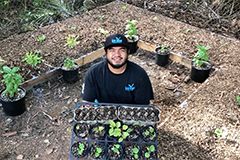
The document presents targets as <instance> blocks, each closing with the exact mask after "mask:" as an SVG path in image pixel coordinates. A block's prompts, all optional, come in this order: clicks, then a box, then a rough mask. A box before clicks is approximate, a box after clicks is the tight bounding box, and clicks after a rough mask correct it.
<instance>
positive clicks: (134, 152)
mask: <svg viewBox="0 0 240 160" xmlns="http://www.w3.org/2000/svg"><path fill="white" fill-rule="evenodd" d="M131 155H132V156H133V157H134V159H138V158H139V148H138V147H133V148H132V150H131Z"/></svg>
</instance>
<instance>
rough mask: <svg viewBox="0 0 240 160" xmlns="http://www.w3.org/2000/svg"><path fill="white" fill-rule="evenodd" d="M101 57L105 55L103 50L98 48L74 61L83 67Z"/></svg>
mask: <svg viewBox="0 0 240 160" xmlns="http://www.w3.org/2000/svg"><path fill="white" fill-rule="evenodd" d="M103 55H105V50H104V49H103V48H100V49H98V50H96V51H93V52H91V53H89V54H87V55H84V56H82V57H80V58H78V59H76V60H75V62H76V63H77V64H78V65H79V66H83V65H85V64H87V63H90V62H92V61H94V60H96V59H98V58H100V57H102V56H103Z"/></svg>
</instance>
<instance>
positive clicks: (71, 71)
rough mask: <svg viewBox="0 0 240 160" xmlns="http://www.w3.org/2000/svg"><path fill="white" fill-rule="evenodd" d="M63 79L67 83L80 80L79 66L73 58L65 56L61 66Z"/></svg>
mask: <svg viewBox="0 0 240 160" xmlns="http://www.w3.org/2000/svg"><path fill="white" fill-rule="evenodd" d="M61 70H62V75H63V79H64V80H65V82H67V83H75V82H77V81H78V80H79V75H78V70H79V66H78V65H77V64H76V63H75V61H74V60H73V59H71V58H68V57H67V58H65V60H64V62H63V65H62V66H61Z"/></svg>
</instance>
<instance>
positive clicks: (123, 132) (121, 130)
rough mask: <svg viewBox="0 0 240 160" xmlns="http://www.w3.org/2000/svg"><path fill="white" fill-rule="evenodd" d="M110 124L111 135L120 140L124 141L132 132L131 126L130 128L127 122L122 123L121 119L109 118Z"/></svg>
mask: <svg viewBox="0 0 240 160" xmlns="http://www.w3.org/2000/svg"><path fill="white" fill-rule="evenodd" d="M109 125H110V129H109V131H108V133H109V135H110V136H113V137H116V138H118V142H122V141H123V140H124V139H126V138H127V137H128V136H129V135H130V133H131V132H132V129H131V128H128V126H127V125H125V124H124V125H121V123H120V122H119V121H117V122H114V121H113V120H109Z"/></svg>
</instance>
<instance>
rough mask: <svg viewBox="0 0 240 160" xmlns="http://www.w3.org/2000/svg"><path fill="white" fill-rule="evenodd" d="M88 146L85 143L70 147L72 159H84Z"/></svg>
mask: <svg viewBox="0 0 240 160" xmlns="http://www.w3.org/2000/svg"><path fill="white" fill-rule="evenodd" d="M88 149H89V145H88V143H87V141H80V142H76V143H74V144H73V145H72V147H71V152H72V154H73V156H74V157H77V158H84V157H86V156H87V154H88Z"/></svg>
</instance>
